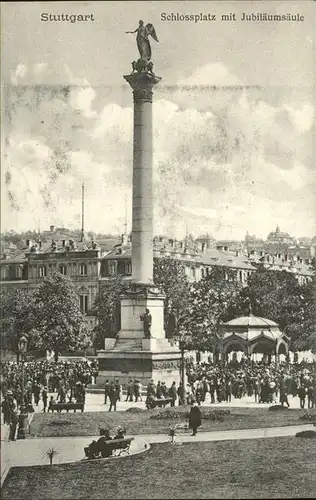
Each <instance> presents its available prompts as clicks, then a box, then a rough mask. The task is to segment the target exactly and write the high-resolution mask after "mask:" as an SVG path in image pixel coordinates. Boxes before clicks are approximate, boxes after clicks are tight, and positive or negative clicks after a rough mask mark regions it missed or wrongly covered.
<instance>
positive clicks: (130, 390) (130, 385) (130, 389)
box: [125, 380, 134, 403]
mask: <svg viewBox="0 0 316 500" xmlns="http://www.w3.org/2000/svg"><path fill="white" fill-rule="evenodd" d="M133 394H134V384H133V381H132V380H130V381H129V382H128V384H127V395H126V399H125V402H126V401H130V403H132V402H133Z"/></svg>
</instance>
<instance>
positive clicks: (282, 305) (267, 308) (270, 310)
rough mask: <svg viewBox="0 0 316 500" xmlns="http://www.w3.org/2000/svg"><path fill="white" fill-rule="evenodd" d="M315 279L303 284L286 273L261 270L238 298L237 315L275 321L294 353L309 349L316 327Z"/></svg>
mask: <svg viewBox="0 0 316 500" xmlns="http://www.w3.org/2000/svg"><path fill="white" fill-rule="evenodd" d="M314 310H315V280H313V281H312V282H310V283H307V284H306V285H300V284H299V282H298V281H297V279H296V277H295V275H293V274H291V273H289V272H286V271H271V270H267V269H264V268H263V267H261V268H259V269H258V270H257V271H256V272H255V273H253V274H252V275H251V277H250V278H249V280H248V284H247V286H246V287H245V288H243V289H242V290H241V292H240V294H239V297H238V304H237V308H236V315H242V314H249V312H250V311H251V312H252V313H253V314H254V315H255V316H261V317H264V318H268V319H271V320H272V321H275V322H276V323H278V324H279V326H280V329H281V330H282V331H284V332H285V333H286V334H287V335H288V336H289V337H290V340H291V347H292V348H293V349H294V350H305V349H306V350H308V349H310V348H311V344H312V341H313V335H312V332H313V331H314V330H313V326H314V327H315V313H314Z"/></svg>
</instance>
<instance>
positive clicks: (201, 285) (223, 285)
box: [187, 268, 241, 351]
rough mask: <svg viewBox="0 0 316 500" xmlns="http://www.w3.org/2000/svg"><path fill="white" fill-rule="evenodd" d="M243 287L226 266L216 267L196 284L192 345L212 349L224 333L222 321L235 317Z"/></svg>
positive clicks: (190, 327) (191, 324)
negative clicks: (221, 327) (221, 332)
mask: <svg viewBox="0 0 316 500" xmlns="http://www.w3.org/2000/svg"><path fill="white" fill-rule="evenodd" d="M240 288H241V285H240V284H239V283H238V282H237V281H236V275H235V272H234V271H232V270H230V269H226V268H214V269H212V271H211V272H210V273H209V274H208V275H206V276H205V277H204V278H202V279H201V280H200V281H198V282H197V283H194V285H193V287H192V291H191V309H190V315H189V318H188V323H187V328H188V330H190V331H191V338H192V346H191V347H192V348H194V349H196V350H200V351H206V350H207V351H209V350H212V348H213V347H214V346H215V345H216V343H217V340H218V336H219V335H220V324H221V323H222V322H226V321H229V320H230V319H232V318H233V317H234V316H235V310H236V306H237V298H238V293H239V290H240Z"/></svg>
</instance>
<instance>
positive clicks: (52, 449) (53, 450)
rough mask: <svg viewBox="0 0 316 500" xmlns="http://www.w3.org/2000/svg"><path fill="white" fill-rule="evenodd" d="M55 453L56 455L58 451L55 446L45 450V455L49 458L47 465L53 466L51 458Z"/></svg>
mask: <svg viewBox="0 0 316 500" xmlns="http://www.w3.org/2000/svg"><path fill="white" fill-rule="evenodd" d="M56 455H58V451H56V450H55V448H50V449H49V450H47V452H46V456H47V457H48V458H49V465H50V466H51V467H52V466H53V459H54V457H55V456H56Z"/></svg>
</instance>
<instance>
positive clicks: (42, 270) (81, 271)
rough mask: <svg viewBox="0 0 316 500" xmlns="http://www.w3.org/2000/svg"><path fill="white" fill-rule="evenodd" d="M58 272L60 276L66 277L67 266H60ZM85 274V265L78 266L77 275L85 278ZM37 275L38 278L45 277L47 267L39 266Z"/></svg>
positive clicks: (86, 271) (86, 269) (86, 270)
mask: <svg viewBox="0 0 316 500" xmlns="http://www.w3.org/2000/svg"><path fill="white" fill-rule="evenodd" d="M58 271H59V272H60V273H61V274H63V275H67V266H65V265H64V264H61V265H60V266H59V269H58ZM87 273H88V268H87V265H86V264H80V266H79V274H80V276H87ZM38 274H39V277H40V278H44V277H45V276H47V266H40V267H39V268H38Z"/></svg>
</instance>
